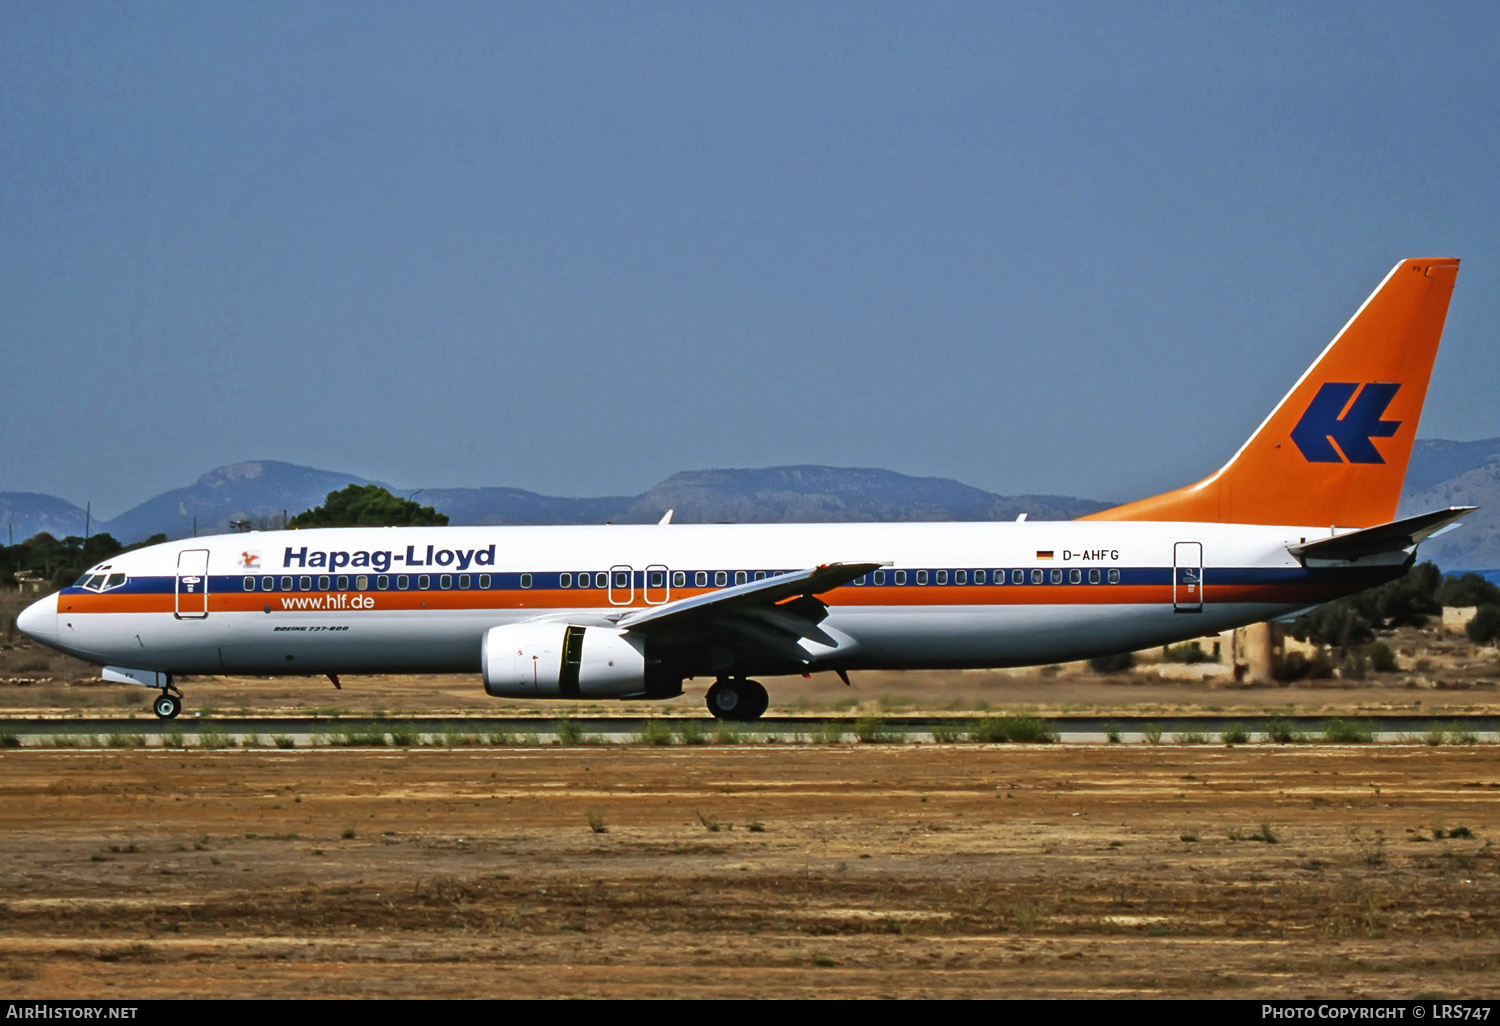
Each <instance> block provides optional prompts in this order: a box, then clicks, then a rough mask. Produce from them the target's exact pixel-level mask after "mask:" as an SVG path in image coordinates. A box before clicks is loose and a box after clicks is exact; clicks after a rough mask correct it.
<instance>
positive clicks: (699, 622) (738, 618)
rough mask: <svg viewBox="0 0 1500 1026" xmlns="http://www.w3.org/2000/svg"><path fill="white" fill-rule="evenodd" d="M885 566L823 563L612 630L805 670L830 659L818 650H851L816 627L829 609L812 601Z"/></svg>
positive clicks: (672, 606) (635, 616)
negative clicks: (711, 644)
mask: <svg viewBox="0 0 1500 1026" xmlns="http://www.w3.org/2000/svg"><path fill="white" fill-rule="evenodd" d="M885 565H886V564H884V563H825V564H823V565H821V566H816V567H813V568H812V569H809V570H799V571H796V572H794V573H789V574H782V575H781V576H779V577H768V578H766V579H765V580H763V581H751V582H749V583H747V584H736V585H733V586H731V587H728V588H720V589H718V590H717V591H711V592H708V593H707V594H704V595H694V596H692V597H691V598H685V599H680V600H678V601H676V602H668V603H666V604H665V605H660V606H652V607H651V608H649V609H638V610H635V611H634V612H630V613H625V614H624V615H622V616H621V617H619V619H617V620H615V626H616V627H619V628H621V629H624V630H628V631H631V632H632V633H639V634H644V635H647V636H649V637H651V638H653V639H660V640H662V641H664V642H666V643H668V644H673V643H678V644H681V643H689V642H691V641H693V640H695V639H702V640H707V639H723V640H727V641H731V642H732V643H733V647H735V648H737V649H740V650H742V651H744V650H749V651H751V652H754V653H755V654H756V655H758V656H761V657H762V658H764V659H767V660H770V661H774V662H785V663H790V664H792V665H793V666H807V665H810V664H811V663H812V662H813V661H814V659H816V658H818V657H820V656H823V655H827V654H829V653H828V652H819V651H818V649H819V648H823V649H828V650H831V651H833V652H844V653H847V652H849V651H851V650H852V649H853V646H854V642H853V640H852V639H850V638H849V637H848V636H847V635H843V634H840V633H838V632H830V631H828V630H825V629H824V628H822V627H820V626H819V624H821V623H822V622H823V620H824V618H826V617H827V616H828V606H827V605H825V604H824V603H823V602H822V601H821V600H820V599H819V598H818V597H817V596H818V595H820V594H822V593H824V592H829V591H832V590H833V589H834V588H838V587H841V586H842V585H845V584H848V583H849V582H850V581H852V580H854V579H855V578H856V577H860V576H862V575H864V574H867V573H869V572H870V571H871V570H875V569H878V568H879V567H881V566H885ZM809 645H810V646H812V647H809Z"/></svg>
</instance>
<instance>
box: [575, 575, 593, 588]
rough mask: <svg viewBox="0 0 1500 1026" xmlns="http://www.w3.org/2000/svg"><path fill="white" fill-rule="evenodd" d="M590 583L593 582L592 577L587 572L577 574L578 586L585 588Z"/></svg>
mask: <svg viewBox="0 0 1500 1026" xmlns="http://www.w3.org/2000/svg"><path fill="white" fill-rule="evenodd" d="M592 583H593V578H591V577H590V576H589V575H588V574H579V575H578V586H579V587H580V588H587V587H588V586H589V585H590V584H592Z"/></svg>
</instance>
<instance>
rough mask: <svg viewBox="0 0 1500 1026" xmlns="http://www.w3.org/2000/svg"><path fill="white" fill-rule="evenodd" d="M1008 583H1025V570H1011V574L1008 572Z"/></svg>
mask: <svg viewBox="0 0 1500 1026" xmlns="http://www.w3.org/2000/svg"><path fill="white" fill-rule="evenodd" d="M1010 583H1012V584H1025V583H1026V571H1025V570H1012V571H1011V574H1010Z"/></svg>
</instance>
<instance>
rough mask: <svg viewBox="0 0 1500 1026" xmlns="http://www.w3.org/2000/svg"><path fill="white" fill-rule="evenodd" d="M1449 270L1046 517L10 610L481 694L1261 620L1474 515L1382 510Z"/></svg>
mask: <svg viewBox="0 0 1500 1026" xmlns="http://www.w3.org/2000/svg"><path fill="white" fill-rule="evenodd" d="M1457 273H1458V261H1457V260H1454V259H1411V260H1404V261H1402V262H1401V263H1399V264H1397V265H1396V266H1395V267H1394V268H1393V269H1392V270H1391V272H1390V273H1389V274H1388V275H1387V276H1386V277H1385V279H1384V280H1383V281H1382V282H1381V284H1380V285H1379V287H1378V288H1376V290H1375V291H1374V293H1372V294H1371V296H1370V297H1369V298H1368V299H1367V300H1366V301H1365V302H1364V304H1363V305H1362V306H1360V308H1359V310H1358V311H1357V312H1356V313H1355V314H1354V316H1353V317H1352V318H1351V319H1350V321H1349V322H1348V324H1346V325H1345V326H1344V328H1343V329H1342V330H1341V331H1340V332H1339V333H1338V335H1337V336H1335V338H1334V339H1333V341H1332V342H1330V343H1329V345H1328V346H1327V348H1326V349H1325V350H1324V351H1323V353H1322V354H1321V355H1320V356H1319V357H1318V358H1317V360H1316V361H1315V362H1314V363H1313V364H1312V366H1311V367H1310V368H1308V370H1307V371H1306V372H1305V373H1304V374H1303V375H1302V377H1301V378H1300V379H1299V380H1298V381H1297V383H1296V384H1295V385H1293V386H1292V389H1291V391H1290V392H1288V393H1287V395H1286V397H1285V398H1283V399H1282V400H1281V402H1280V403H1279V404H1278V405H1277V406H1276V407H1275V409H1274V410H1273V411H1272V412H1271V414H1270V415H1269V416H1268V417H1267V418H1266V419H1265V421H1264V422H1263V423H1262V424H1261V425H1260V427H1259V428H1257V429H1256V431H1255V432H1254V433H1253V434H1252V435H1251V436H1250V438H1249V440H1248V441H1246V442H1245V444H1244V445H1243V446H1242V447H1241V448H1240V450H1239V451H1238V452H1237V453H1235V455H1234V456H1233V457H1232V458H1231V459H1230V460H1229V462H1227V463H1226V464H1224V466H1223V467H1221V468H1220V469H1219V470H1218V471H1216V472H1215V473H1213V474H1211V475H1210V476H1208V477H1207V478H1204V479H1203V480H1202V481H1199V482H1198V483H1196V484H1193V485H1190V486H1188V487H1184V488H1179V489H1176V490H1174V491H1170V492H1166V493H1164V494H1162V495H1157V496H1153V497H1151V498H1146V499H1142V500H1139V501H1136V502H1131V503H1127V504H1125V505H1123V506H1117V507H1114V508H1112V509H1107V510H1104V511H1102V512H1099V513H1094V514H1091V515H1089V516H1086V517H1083V518H1080V519H1078V520H1073V521H1027V520H1025V519H1024V518H1022V519H1021V520H1019V521H1016V522H1003V523H900V524H738V525H736V524H704V525H689V524H672V523H670V514H668V516H667V517H664V518H663V520H662V522H661V523H659V524H652V525H639V526H622V525H603V526H577V527H389V528H321V529H310V530H296V531H271V532H260V533H250V534H231V535H221V536H215V537H209V538H185V539H182V540H179V541H173V542H167V543H164V544H158V545H153V546H150V547H147V548H143V549H138V550H135V551H132V552H126V553H122V554H120V555H118V556H115V557H112V558H111V559H109V560H106V561H105V562H102V563H100V564H99V565H97V566H94V567H92V568H90V569H89V571H88V572H87V573H85V574H84V575H83V576H82V577H80V578H79V579H78V580H77V582H75V583H74V584H73V585H72V586H71V587H68V588H64V589H62V590H61V591H59V592H57V593H55V594H53V595H50V596H48V597H47V598H45V599H42V600H40V601H38V602H36V603H34V604H32V605H31V606H29V607H28V608H26V609H25V610H24V611H23V612H22V613H21V615H20V617H19V618H18V619H17V626H18V627H19V628H20V629H21V630H22V631H24V632H25V633H26V634H27V635H29V636H30V637H32V638H34V639H36V640H37V641H39V642H41V643H43V644H45V645H48V646H51V647H53V648H56V649H59V650H61V651H63V652H66V653H69V654H71V655H74V656H77V657H79V658H82V659H85V660H89V661H91V662H95V663H98V664H101V665H102V666H103V667H104V670H103V676H104V678H105V679H106V680H110V681H117V682H122V683H134V684H139V685H144V686H147V687H151V688H155V689H157V690H158V691H159V692H160V695H159V697H157V698H156V699H155V701H154V703H153V705H154V710H155V712H156V714H157V715H158V716H160V717H162V718H164V719H170V718H172V717H175V716H176V715H177V714H178V712H179V711H180V710H181V708H182V692H181V691H180V690H179V689H178V688H177V687H176V685H175V684H174V680H176V679H177V678H180V677H182V676H186V675H216V674H243V675H269V676H275V675H298V676H302V675H319V674H321V675H326V676H328V677H329V678H330V679H331V680H332V682H333V683H334V685H335V686H338V685H339V677H340V675H342V674H360V673H456V674H475V673H477V674H478V675H479V676H480V678H481V680H482V682H483V685H484V689H485V691H487V692H488V693H489V694H490V695H493V696H496V697H505V698H538V697H545V698H561V699H569V698H572V699H587V700H598V699H605V698H614V699H665V698H671V697H675V696H678V695H680V694H682V693H683V684H684V682H685V681H689V680H696V679H698V678H708V679H711V680H712V681H713V684H712V685H711V686H710V687H709V688H708V690H707V694H706V703H707V706H708V709H709V711H710V712H711V713H712V714H713V715H714V716H715V717H718V718H720V719H728V720H741V721H749V720H754V719H757V718H758V717H760V716H761V715H762V714H763V713H764V712H765V711H766V709H767V706H768V704H769V696H768V694H767V692H766V689H765V687H764V686H763V685H762V684H760V683H759V682H758V681H756V680H755V679H754V678H755V677H757V676H772V675H783V674H803V675H805V674H808V673H811V672H814V671H831V672H834V673H836V674H838V675H839V677H840V678H841V679H842V680H844V681H845V683H848V681H849V676H848V675H849V673H850V672H852V671H858V670H868V669H881V670H888V669H968V668H998V667H1012V666H1030V665H1042V664H1048V663H1057V662H1064V661H1069V660H1077V659H1085V658H1090V657H1093V656H1099V655H1109V654H1113V653H1117V652H1125V651H1134V650H1138V649H1142V648H1147V647H1152V646H1157V645H1164V644H1170V643H1174V642H1180V641H1184V640H1187V639H1190V638H1195V637H1201V636H1204V635H1207V634H1213V633H1215V632H1218V631H1222V630H1226V629H1229V628H1232V627H1237V626H1242V625H1245V624H1249V623H1254V622H1259V621H1263V620H1268V619H1274V618H1278V617H1284V616H1287V615H1290V614H1293V613H1295V612H1298V611H1300V610H1304V609H1308V608H1311V607H1313V606H1316V605H1318V604H1321V603H1323V602H1326V601H1328V600H1330V599H1334V598H1338V597H1339V596H1342V595H1347V594H1350V593H1353V592H1356V591H1359V590H1361V589H1364V588H1368V587H1371V586H1373V585H1377V584H1380V583H1382V582H1385V581H1388V580H1391V579H1393V578H1395V577H1398V576H1400V575H1401V574H1402V573H1404V572H1405V570H1406V569H1407V568H1408V567H1409V566H1411V564H1412V562H1413V561H1414V560H1415V558H1416V555H1415V553H1416V547H1417V545H1418V544H1419V543H1420V542H1421V541H1423V540H1424V539H1426V538H1428V537H1430V536H1432V535H1433V534H1435V533H1437V532H1439V531H1441V530H1444V529H1446V528H1448V527H1449V526H1450V525H1453V524H1455V523H1456V522H1457V521H1458V519H1459V518H1461V517H1462V516H1464V515H1465V514H1467V513H1469V512H1471V511H1472V509H1473V507H1452V508H1449V509H1443V510H1436V511H1433V512H1430V513H1424V514H1421V515H1418V516H1414V517H1408V518H1405V519H1402V520H1394V519H1393V518H1394V516H1395V512H1396V504H1397V499H1398V497H1399V495H1400V492H1401V485H1402V481H1403V478H1404V477H1405V474H1406V466H1407V462H1408V460H1409V458H1410V455H1411V448H1412V442H1413V440H1414V438H1415V435H1416V429H1417V422H1418V419H1419V418H1420V416H1421V412H1422V403H1423V400H1424V398H1425V396H1426V392H1427V383H1428V378H1429V376H1430V373H1431V370H1432V364H1433V359H1434V357H1435V355H1436V352H1437V345H1438V340H1439V338H1440V336H1441V335H1442V329H1443V322H1444V320H1445V318H1446V316H1447V310H1448V303H1449V299H1450V297H1451V295H1452V292H1453V285H1454V281H1455V279H1456V277H1457Z"/></svg>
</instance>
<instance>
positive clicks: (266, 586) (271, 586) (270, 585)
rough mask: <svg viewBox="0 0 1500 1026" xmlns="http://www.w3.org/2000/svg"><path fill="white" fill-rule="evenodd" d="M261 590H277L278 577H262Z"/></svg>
mask: <svg viewBox="0 0 1500 1026" xmlns="http://www.w3.org/2000/svg"><path fill="white" fill-rule="evenodd" d="M260 590H261V591H275V590H276V578H274V577H262V578H261V579H260Z"/></svg>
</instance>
